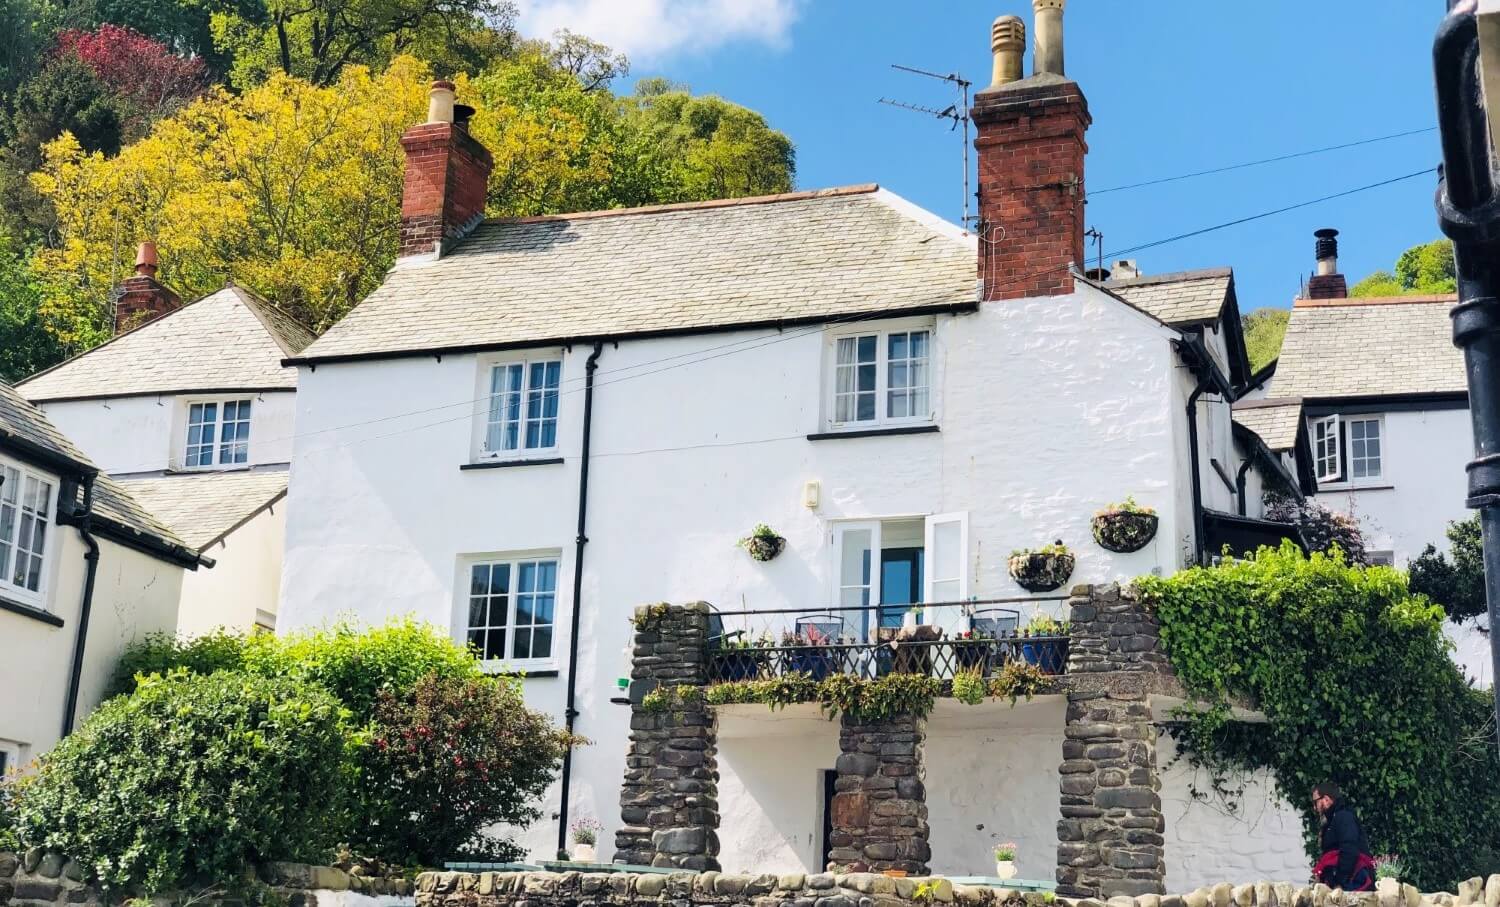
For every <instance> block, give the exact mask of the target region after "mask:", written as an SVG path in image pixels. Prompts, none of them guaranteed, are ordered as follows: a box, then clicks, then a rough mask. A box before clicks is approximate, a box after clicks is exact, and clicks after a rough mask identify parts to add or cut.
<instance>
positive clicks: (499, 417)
mask: <svg viewBox="0 0 1500 907" xmlns="http://www.w3.org/2000/svg"><path fill="white" fill-rule="evenodd" d="M561 384H562V360H561V359H545V360H537V361H527V362H502V363H498V364H496V365H492V366H490V380H489V397H490V405H489V411H488V414H487V418H486V420H485V426H484V446H483V451H482V452H483V454H484V455H485V456H491V457H493V456H503V455H505V454H524V453H528V452H532V451H543V450H551V449H553V448H555V447H557V404H558V397H559V396H560V387H561Z"/></svg>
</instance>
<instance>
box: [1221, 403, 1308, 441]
mask: <svg viewBox="0 0 1500 907" xmlns="http://www.w3.org/2000/svg"><path fill="white" fill-rule="evenodd" d="M1234 421H1236V422H1238V423H1239V424H1241V425H1243V426H1245V427H1246V428H1248V429H1250V430H1251V431H1253V432H1255V433H1256V434H1257V435H1259V436H1260V439H1261V440H1262V441H1264V442H1266V446H1267V447H1269V448H1270V449H1271V450H1273V451H1275V452H1277V453H1282V452H1283V451H1288V450H1291V449H1292V448H1294V447H1296V446H1297V430H1298V429H1299V428H1300V427H1301V425H1302V401H1301V400H1295V399H1292V400H1289V399H1286V398H1266V399H1264V400H1242V401H1240V402H1239V403H1236V404H1235V405H1234Z"/></svg>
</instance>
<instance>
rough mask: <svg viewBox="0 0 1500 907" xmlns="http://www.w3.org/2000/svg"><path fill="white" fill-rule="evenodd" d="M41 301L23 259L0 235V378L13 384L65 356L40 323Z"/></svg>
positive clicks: (63, 351) (40, 295) (64, 352)
mask: <svg viewBox="0 0 1500 907" xmlns="http://www.w3.org/2000/svg"><path fill="white" fill-rule="evenodd" d="M41 300H42V292H41V288H40V287H39V286H38V285H37V282H36V280H35V278H33V276H32V274H31V268H30V267H29V266H28V264H27V261H26V258H25V257H24V256H22V255H21V254H20V252H19V250H17V249H16V248H15V247H14V245H13V244H12V243H11V241H10V240H8V239H7V238H6V237H5V236H4V235H3V234H0V381H5V382H9V383H15V382H16V381H19V380H21V379H22V378H24V377H26V376H27V375H30V374H33V373H35V372H38V371H40V370H42V369H44V368H47V367H48V366H50V365H55V364H57V363H58V362H61V361H62V360H63V358H64V356H66V354H67V353H66V350H64V349H63V346H62V344H60V343H58V341H57V338H56V337H54V336H53V334H52V333H51V332H49V331H48V330H47V328H46V326H45V325H44V324H43V323H42V318H41V314H40V308H41Z"/></svg>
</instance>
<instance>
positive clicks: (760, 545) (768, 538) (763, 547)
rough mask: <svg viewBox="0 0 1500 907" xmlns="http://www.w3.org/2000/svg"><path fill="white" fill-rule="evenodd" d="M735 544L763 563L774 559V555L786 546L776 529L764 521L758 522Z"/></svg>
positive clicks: (784, 540)
mask: <svg viewBox="0 0 1500 907" xmlns="http://www.w3.org/2000/svg"><path fill="white" fill-rule="evenodd" d="M735 544H737V545H739V546H740V547H741V548H743V549H745V551H747V552H749V554H750V556H751V557H753V558H755V559H756V560H758V561H761V562H762V563H764V562H765V561H769V560H774V559H775V558H776V555H778V554H780V553H781V552H782V551H783V550H784V549H785V548H786V539H784V538H782V537H781V536H779V535H777V534H776V530H774V529H772V528H771V527H770V526H767V525H766V524H765V523H758V524H756V526H755V528H754V529H753V530H751V532H750V534H749V535H747V536H745V537H744V538H742V539H740V540H739V541H738V542H736V543H735Z"/></svg>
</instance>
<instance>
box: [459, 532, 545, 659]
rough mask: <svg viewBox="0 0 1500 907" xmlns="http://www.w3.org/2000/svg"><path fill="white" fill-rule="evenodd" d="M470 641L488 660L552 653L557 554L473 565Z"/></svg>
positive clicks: (470, 590)
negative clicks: (555, 555)
mask: <svg viewBox="0 0 1500 907" xmlns="http://www.w3.org/2000/svg"><path fill="white" fill-rule="evenodd" d="M468 603H469V609H468V623H467V627H466V630H467V633H468V640H469V645H470V646H472V647H473V648H474V650H475V651H476V652H478V653H479V656H480V657H481V658H482V659H484V660H486V661H547V660H549V659H551V658H552V645H553V638H552V637H553V633H552V631H553V627H554V622H555V619H556V615H557V558H555V557H514V558H511V557H506V558H495V559H492V560H491V559H486V560H481V561H475V562H472V563H470V564H469V590H468Z"/></svg>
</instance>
